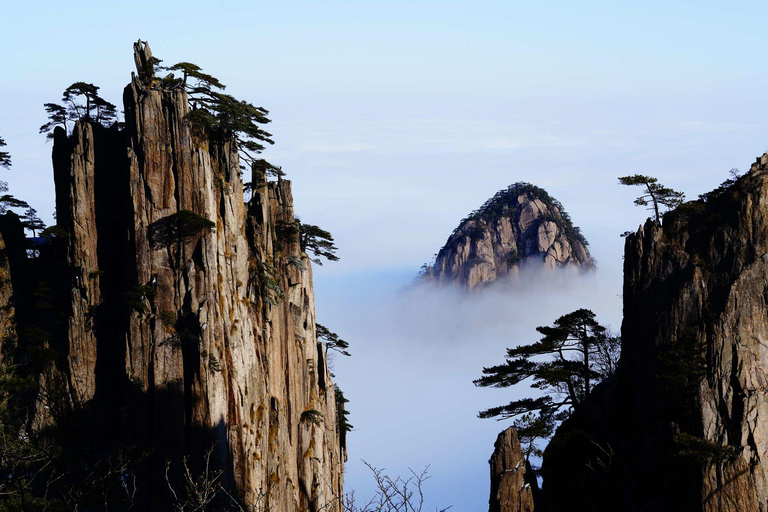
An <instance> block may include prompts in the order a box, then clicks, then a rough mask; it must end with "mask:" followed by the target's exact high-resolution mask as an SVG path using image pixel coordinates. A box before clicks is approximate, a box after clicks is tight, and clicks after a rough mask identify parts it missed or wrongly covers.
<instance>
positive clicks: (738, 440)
mask: <svg viewBox="0 0 768 512" xmlns="http://www.w3.org/2000/svg"><path fill="white" fill-rule="evenodd" d="M767 206H768V154H766V155H763V156H762V157H761V158H760V159H759V160H758V161H757V162H756V163H755V164H754V165H753V166H752V168H751V170H750V172H749V174H747V175H746V176H744V177H742V178H740V179H739V180H738V181H737V182H736V183H735V184H733V185H732V186H730V187H729V188H726V189H718V190H717V191H715V193H713V194H712V195H711V196H710V198H709V199H708V200H707V201H706V202H704V201H696V202H692V203H687V204H686V205H683V206H682V207H680V208H678V209H677V210H675V211H673V212H670V213H668V214H666V215H665V217H664V219H663V226H662V225H660V224H658V223H655V222H652V221H650V220H649V221H648V222H647V223H646V224H645V226H644V227H642V228H641V229H640V230H638V232H637V233H635V234H632V235H630V236H628V237H627V240H626V247H625V258H624V321H623V324H622V356H621V362H620V365H619V373H618V375H617V376H616V378H615V379H612V380H611V381H608V382H606V383H604V384H602V385H601V386H600V387H598V388H596V389H595V393H593V396H592V397H591V398H590V400H588V401H587V403H585V404H584V405H583V407H582V408H581V409H580V410H577V411H576V412H575V414H574V415H573V416H572V417H571V418H570V419H569V420H567V421H566V422H565V423H564V424H563V426H561V427H560V429H559V430H558V432H557V434H556V435H555V437H554V438H553V440H552V442H551V443H550V445H549V446H548V447H547V450H546V452H545V456H544V465H543V477H544V487H543V490H544V492H545V494H546V495H547V498H548V499H549V500H550V504H551V505H552V509H553V510H555V511H559V510H569V511H572V510H606V511H607V510H627V511H633V510H635V511H641V510H642V511H645V510H659V511H678V510H685V511H697V512H698V511H707V512H714V511H733V512H735V511H754V512H758V511H760V512H764V511H766V510H768V460H767V459H766V453H768V431H767V430H766V421H765V420H766V418H768V400H767V399H766V398H767V397H766V393H768V375H767V374H766V362H767V361H768V345H767V344H766V340H768V317H766V311H768V257H767V256H766V255H768V208H767ZM585 467H588V468H590V469H589V471H587V470H585V469H584V468H585Z"/></svg>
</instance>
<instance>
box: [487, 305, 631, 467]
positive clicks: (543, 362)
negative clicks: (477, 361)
mask: <svg viewBox="0 0 768 512" xmlns="http://www.w3.org/2000/svg"><path fill="white" fill-rule="evenodd" d="M536 330H537V331H538V332H539V333H540V334H542V338H541V339H540V340H539V341H538V342H536V343H532V344H530V345H520V346H518V347H515V348H510V349H507V357H506V361H505V362H504V363H503V364H501V365H498V366H492V367H489V368H483V374H484V375H483V376H482V377H480V378H479V379H477V380H475V381H474V383H475V385H476V386H480V387H494V388H506V387H510V386H515V385H517V384H520V383H523V382H526V381H529V379H531V380H532V382H531V384H530V387H531V388H534V389H539V390H542V391H544V392H546V393H548V394H545V395H543V396H539V397H535V398H531V397H526V398H522V399H519V400H513V401H512V402H510V403H509V404H507V405H502V406H498V407H491V408H490V409H486V410H484V411H480V413H479V414H478V416H479V417H480V418H498V419H511V418H517V421H516V422H515V427H516V428H517V429H518V434H519V435H520V437H521V441H522V442H524V443H526V442H527V443H528V445H529V447H528V450H527V452H528V455H530V454H531V453H533V452H534V447H533V442H534V441H535V440H536V439H537V438H547V437H550V436H551V435H552V433H553V431H554V428H555V423H556V421H558V420H562V419H564V418H565V417H567V416H568V414H569V412H570V410H571V408H573V407H577V406H578V405H579V404H580V403H582V402H583V401H584V400H585V399H586V398H587V397H588V396H589V395H590V394H591V392H592V389H593V388H594V386H595V384H597V383H598V382H600V381H601V380H602V379H604V378H606V377H608V376H609V375H610V374H612V372H613V371H614V370H615V362H616V360H617V359H618V347H619V341H618V339H617V338H616V337H613V336H611V335H610V334H609V333H608V330H607V329H606V328H605V327H604V326H602V325H600V324H599V323H598V322H597V321H596V320H595V314H594V313H593V312H592V311H590V310H588V309H578V310H576V311H574V312H572V313H568V314H567V315H563V316H561V317H560V318H558V319H557V320H555V322H554V323H553V324H552V325H551V326H540V327H537V328H536ZM606 359H607V361H606Z"/></svg>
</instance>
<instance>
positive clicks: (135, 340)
mask: <svg viewBox="0 0 768 512" xmlns="http://www.w3.org/2000/svg"><path fill="white" fill-rule="evenodd" d="M149 57H151V53H150V52H149V48H148V47H147V46H146V45H145V44H143V43H139V44H137V45H136V61H137V65H138V69H139V70H140V72H139V76H134V77H133V79H132V81H131V83H130V85H129V86H128V87H127V88H126V89H125V93H124V105H125V117H126V126H125V129H124V130H118V129H117V127H113V128H110V129H106V128H103V127H101V126H100V125H97V124H92V123H87V122H78V123H77V125H76V126H75V129H74V132H73V134H72V135H71V136H67V135H66V134H65V133H64V132H63V130H61V129H58V130H57V131H56V133H55V141H54V143H55V144H54V155H53V161H54V174H55V181H56V192H57V215H58V217H57V220H58V223H59V226H60V227H61V228H62V229H63V230H64V231H65V233H66V237H65V239H66V267H67V272H68V273H69V275H67V276H66V278H65V279H68V281H66V282H65V284H66V289H67V290H68V291H67V297H66V300H65V302H66V303H67V304H68V308H69V310H70V313H69V315H68V321H67V322H66V325H63V326H62V332H61V333H60V337H61V339H62V340H63V342H62V343H63V345H64V349H63V351H64V352H65V353H66V363H65V364H64V365H63V366H60V367H57V368H56V371H55V372H54V375H53V376H52V377H51V378H49V379H47V381H46V382H47V383H48V384H49V385H53V383H57V382H63V383H65V388H66V390H65V391H66V396H67V397H68V400H69V403H70V404H71V405H70V409H71V411H70V413H71V412H72V411H74V412H75V413H77V411H85V410H88V411H91V412H90V413H89V416H88V417H89V418H92V417H93V415H92V411H94V410H95V411H98V412H97V414H96V416H97V417H98V418H99V421H98V423H99V425H100V433H99V436H103V437H104V439H103V440H102V439H100V440H99V441H98V442H102V441H103V442H105V443H106V442H107V441H114V442H115V443H118V444H119V445H122V446H135V447H138V448H139V449H141V450H145V452H146V453H149V455H148V456H147V457H146V460H145V461H144V462H143V471H142V474H141V475H140V477H141V479H140V481H139V483H138V489H139V490H140V496H139V498H140V500H141V506H140V508H142V509H147V510H149V509H151V510H168V509H169V508H170V506H169V499H170V495H169V491H168V487H167V483H166V478H165V471H166V463H167V461H171V464H172V466H171V471H172V474H173V472H174V471H175V472H177V473H179V472H180V471H181V467H180V464H181V463H182V458H183V457H184V456H189V464H190V465H191V466H192V469H193V471H194V470H195V469H199V468H200V467H202V465H203V463H204V460H203V459H204V456H205V453H206V452H207V451H208V450H209V449H211V450H213V452H212V459H213V460H212V463H213V464H214V465H215V466H216V467H218V468H222V469H224V470H225V472H224V475H223V478H224V483H225V485H226V487H228V488H229V489H230V490H231V491H233V492H234V493H235V494H236V495H237V496H238V497H239V498H240V499H241V500H242V501H243V502H245V503H248V504H250V505H252V506H257V505H258V506H259V507H262V508H261V509H263V510H274V511H285V512H288V511H290V512H294V511H297V510H299V511H304V510H335V509H338V508H340V499H341V496H342V485H343V481H342V480H343V462H344V459H345V457H346V455H345V453H344V450H343V448H342V447H341V446H340V443H339V437H338V433H337V427H336V401H335V396H334V388H333V384H332V382H331V379H330V374H329V371H328V368H327V366H326V361H325V358H324V350H323V347H322V344H321V343H319V342H318V340H317V336H316V327H315V307H314V292H313V288H312V272H311V265H310V261H309V258H308V257H307V255H306V254H302V253H301V251H300V248H299V244H298V241H295V240H286V239H280V234H279V233H278V232H277V230H276V226H278V225H279V224H281V223H292V222H293V221H294V216H293V199H292V195H291V184H290V182H288V181H285V180H283V181H279V182H276V183H274V182H270V183H267V181H266V179H264V178H265V177H264V176H257V177H256V179H254V182H258V183H259V185H258V186H257V188H256V189H255V190H254V191H253V196H252V198H251V199H250V201H248V202H245V201H244V198H243V184H242V182H241V178H240V167H239V160H238V150H237V147H236V145H235V143H234V142H233V141H232V139H231V138H230V137H226V136H218V135H210V136H209V135H201V134H199V133H197V134H194V133H192V130H191V127H190V124H189V123H188V121H187V120H186V116H187V114H188V112H189V108H190V107H189V103H188V100H187V94H186V92H185V91H184V90H183V89H182V88H176V89H173V90H166V89H163V88H162V86H161V85H159V84H158V83H157V81H151V80H148V79H146V76H145V75H143V74H142V72H141V70H142V69H145V68H144V66H145V64H146V63H147V62H148V61H149ZM182 211H190V212H194V214H196V215H198V216H201V217H204V218H205V219H208V220H210V221H212V222H213V224H214V226H213V227H212V228H210V229H206V230H201V231H200V232H199V233H198V234H195V235H194V236H192V237H188V238H185V239H184V240H181V239H179V240H176V239H174V240H161V239H160V238H159V237H158V236H157V235H155V234H156V233H159V232H161V231H160V228H161V226H162V225H164V223H168V222H169V221H170V220H171V219H173V217H171V216H172V215H174V214H178V213H179V212H182ZM1 270H2V269H0V271H1ZM53 419H54V420H55V418H53Z"/></svg>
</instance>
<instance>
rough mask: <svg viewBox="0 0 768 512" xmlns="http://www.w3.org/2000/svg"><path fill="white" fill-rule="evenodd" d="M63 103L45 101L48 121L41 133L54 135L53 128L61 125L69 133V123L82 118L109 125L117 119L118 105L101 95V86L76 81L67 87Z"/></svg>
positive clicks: (49, 136) (63, 95)
mask: <svg viewBox="0 0 768 512" xmlns="http://www.w3.org/2000/svg"><path fill="white" fill-rule="evenodd" d="M61 102H62V103H61V104H58V103H45V104H44V107H45V111H46V112H47V113H48V122H47V123H45V124H44V125H43V126H41V127H40V133H47V134H48V138H49V139H50V138H52V137H53V129H54V128H55V127H56V126H61V127H62V128H64V129H65V130H67V133H69V125H68V124H67V123H75V122H77V121H80V120H85V121H93V122H96V123H99V124H101V125H103V126H109V125H111V124H112V123H114V122H115V121H117V107H116V106H115V105H114V104H112V103H110V102H108V101H107V100H105V99H104V98H102V97H101V96H99V87H98V86H96V85H93V84H90V83H86V82H75V83H73V84H72V85H70V86H69V87H67V88H66V89H64V94H62V97H61Z"/></svg>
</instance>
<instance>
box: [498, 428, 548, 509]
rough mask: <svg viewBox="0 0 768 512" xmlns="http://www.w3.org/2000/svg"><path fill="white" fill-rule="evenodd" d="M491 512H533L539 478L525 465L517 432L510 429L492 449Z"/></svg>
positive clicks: (501, 434) (505, 431) (503, 433)
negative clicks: (537, 479)
mask: <svg viewBox="0 0 768 512" xmlns="http://www.w3.org/2000/svg"><path fill="white" fill-rule="evenodd" d="M493 448H494V449H493V455H491V460H489V461H488V462H489V464H490V465H491V497H490V499H489V501H488V503H489V511H490V512H533V510H534V501H533V500H534V492H535V491H536V490H537V483H536V477H535V476H534V475H533V474H532V472H531V468H530V465H529V464H528V463H527V462H526V460H525V456H524V454H523V451H522V449H521V448H520V441H519V440H518V439H517V431H516V430H515V429H514V428H512V427H509V428H508V429H506V430H504V431H503V432H501V433H500V434H499V437H498V438H497V439H496V444H495V445H494V447H493Z"/></svg>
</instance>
